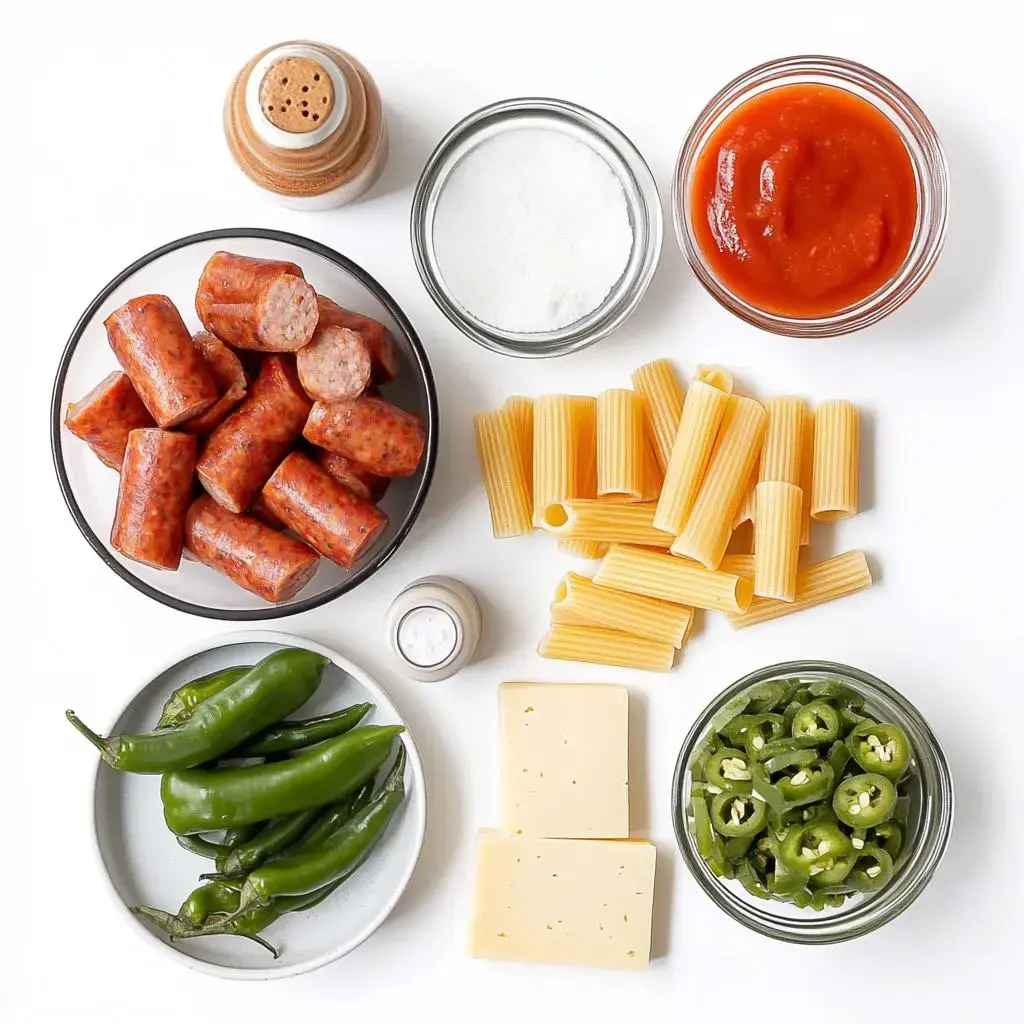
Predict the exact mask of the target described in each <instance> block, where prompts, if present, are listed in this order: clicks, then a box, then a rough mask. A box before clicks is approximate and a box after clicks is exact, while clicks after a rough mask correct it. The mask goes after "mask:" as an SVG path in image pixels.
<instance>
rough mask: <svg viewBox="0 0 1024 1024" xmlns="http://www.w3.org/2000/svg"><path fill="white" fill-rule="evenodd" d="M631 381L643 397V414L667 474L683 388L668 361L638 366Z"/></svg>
mask: <svg viewBox="0 0 1024 1024" xmlns="http://www.w3.org/2000/svg"><path fill="white" fill-rule="evenodd" d="M632 380H633V387H634V388H636V390H637V391H638V392H639V393H640V394H641V395H642V396H643V398H644V415H645V417H646V419H647V427H648V431H649V433H650V436H651V437H652V438H653V440H654V454H655V456H656V458H657V460H658V466H659V467H660V469H661V472H662V473H664V472H665V468H666V467H667V466H668V459H669V455H671V453H672V445H673V443H674V442H675V439H676V431H678V430H679V420H680V418H681V417H682V415H683V386H682V384H680V383H679V377H678V375H677V374H676V371H675V368H674V367H673V366H672V364H671V363H670V362H669V361H668V360H667V359H656V360H655V361H654V362H653V363H645V364H644V365H643V366H641V367H638V368H637V369H636V370H634V371H633V376H632Z"/></svg>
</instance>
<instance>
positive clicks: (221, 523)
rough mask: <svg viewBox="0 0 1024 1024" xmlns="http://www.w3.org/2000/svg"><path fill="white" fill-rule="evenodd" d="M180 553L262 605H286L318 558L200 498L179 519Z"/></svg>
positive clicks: (247, 518)
mask: <svg viewBox="0 0 1024 1024" xmlns="http://www.w3.org/2000/svg"><path fill="white" fill-rule="evenodd" d="M185 547H186V549H187V550H188V551H189V552H191V553H192V554H193V555H194V556H195V557H196V559H198V560H199V561H200V562H202V563H203V565H208V566H209V567H210V568H211V569H216V570H217V572H219V573H223V574H224V575H225V576H227V578H228V579H229V580H231V581H232V582H233V583H237V584H238V585H239V586H240V587H243V588H244V589H245V590H248V591H249V593H250V594H255V595H256V596H257V597H262V598H263V600H264V601H287V600H288V599H289V598H291V597H294V596H295V595H296V594H297V593H298V592H299V591H300V590H301V589H302V588H303V587H304V586H305V585H306V584H307V583H308V582H309V581H310V580H311V579H312V578H313V574H314V573H315V572H316V568H317V565H318V564H319V562H320V556H319V555H318V554H317V553H316V552H315V551H314V550H313V549H312V548H311V547H309V545H308V544H303V543H302V541H301V540H296V539H295V538H294V537H286V536H285V535H284V534H283V533H278V532H277V530H272V529H271V528H270V527H269V526H265V525H264V524H263V523H261V522H259V520H257V519H253V518H251V517H250V516H244V515H235V513H234V512H228V511H227V509H223V508H221V507H220V505H218V504H217V502H215V501H214V500H213V499H212V498H210V497H207V496H206V495H205V494H204V495H202V496H200V497H198V498H196V500H195V501H194V502H192V505H191V507H190V508H189V510H188V516H187V517H186V519H185Z"/></svg>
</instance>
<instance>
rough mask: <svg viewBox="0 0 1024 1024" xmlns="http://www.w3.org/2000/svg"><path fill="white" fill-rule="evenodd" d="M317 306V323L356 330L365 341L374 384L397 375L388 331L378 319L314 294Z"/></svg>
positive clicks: (394, 353) (395, 360)
mask: <svg viewBox="0 0 1024 1024" xmlns="http://www.w3.org/2000/svg"><path fill="white" fill-rule="evenodd" d="M316 300H317V303H318V305H319V307H320V323H321V324H322V325H323V326H325V327H326V326H328V325H329V326H332V327H345V328H347V329H348V330H350V331H355V332H356V333H357V334H358V335H359V336H360V337H361V338H362V339H363V342H364V344H365V345H366V348H367V350H368V351H369V353H370V359H371V360H373V380H374V381H375V382H376V383H377V384H384V383H387V381H389V380H394V379H395V377H397V376H398V354H397V352H396V351H395V342H394V339H393V338H392V337H391V332H390V331H389V330H388V329H387V328H386V327H385V326H384V325H383V324H382V323H381V322H380V321H379V320H374V319H372V318H371V317H368V316H363V315H362V314H361V313H353V312H352V310H350V309H345V308H344V307H342V306H339V305H338V304H337V303H336V302H333V301H331V299H327V298H324V296H323V295H318V296H317V297H316Z"/></svg>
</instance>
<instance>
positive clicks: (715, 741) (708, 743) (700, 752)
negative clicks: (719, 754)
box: [690, 732, 722, 782]
mask: <svg viewBox="0 0 1024 1024" xmlns="http://www.w3.org/2000/svg"><path fill="white" fill-rule="evenodd" d="M721 746H722V742H721V740H719V738H718V737H717V736H716V735H715V734H714V733H713V732H710V733H708V734H707V736H705V737H704V738H703V739H702V740H701V741H700V742H699V743H698V744H697V749H696V750H695V751H694V755H693V764H691V765H690V778H691V779H693V780H694V781H696V782H705V781H707V776H706V775H705V769H706V767H707V763H708V759H709V758H710V757H711V755H712V754H713V753H714V752H715V751H716V750H718V749H719V748H720V747H721Z"/></svg>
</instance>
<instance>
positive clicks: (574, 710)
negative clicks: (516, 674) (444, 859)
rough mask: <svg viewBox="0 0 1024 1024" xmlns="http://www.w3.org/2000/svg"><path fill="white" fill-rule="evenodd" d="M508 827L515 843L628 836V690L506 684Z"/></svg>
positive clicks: (504, 758)
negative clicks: (520, 839)
mask: <svg viewBox="0 0 1024 1024" xmlns="http://www.w3.org/2000/svg"><path fill="white" fill-rule="evenodd" d="M500 701H501V735H500V744H501V793H502V806H503V812H502V827H503V828H504V830H505V831H506V832H508V833H509V834H510V835H513V836H519V835H522V836H542V837H548V838H556V839H626V838H628V837H629V768H628V758H629V696H628V691H627V690H626V688H625V687H624V686H609V685H591V684H589V683H561V684H555V683H502V684H501V687H500Z"/></svg>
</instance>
